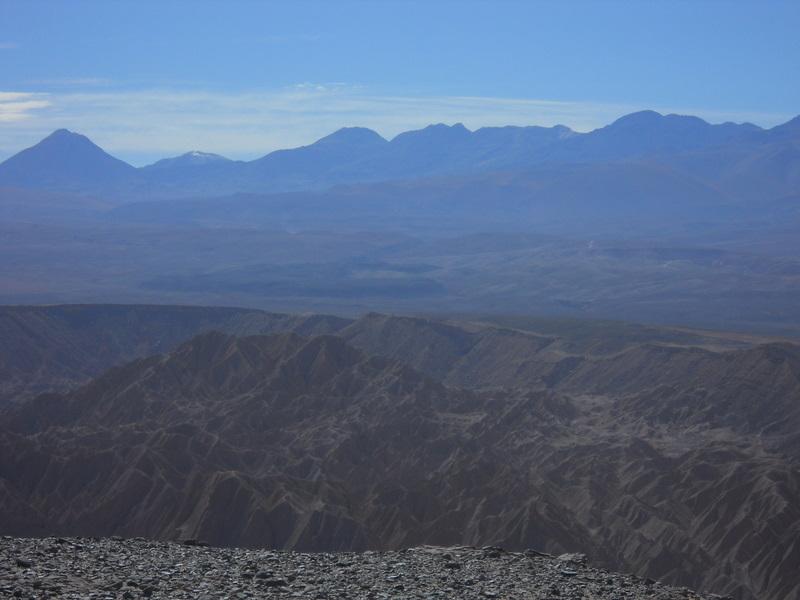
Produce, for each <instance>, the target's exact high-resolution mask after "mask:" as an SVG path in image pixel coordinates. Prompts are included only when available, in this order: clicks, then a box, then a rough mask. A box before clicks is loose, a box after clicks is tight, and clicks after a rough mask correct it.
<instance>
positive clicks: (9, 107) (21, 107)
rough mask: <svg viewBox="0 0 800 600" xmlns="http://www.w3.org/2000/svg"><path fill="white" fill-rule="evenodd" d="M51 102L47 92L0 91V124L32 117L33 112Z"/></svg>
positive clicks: (18, 121) (12, 122)
mask: <svg viewBox="0 0 800 600" xmlns="http://www.w3.org/2000/svg"><path fill="white" fill-rule="evenodd" d="M50 105H51V103H50V101H49V100H47V94H34V93H28V92H0V124H3V125H5V124H14V123H20V122H22V121H28V120H30V119H32V118H33V116H34V112H35V111H36V110H40V109H43V108H47V107H48V106H50Z"/></svg>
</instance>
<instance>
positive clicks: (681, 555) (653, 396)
mask: <svg viewBox="0 0 800 600" xmlns="http://www.w3.org/2000/svg"><path fill="white" fill-rule="evenodd" d="M515 325H516V326H514V327H512V326H510V324H508V323H506V324H505V325H500V324H497V323H489V322H487V321H484V322H475V321H471V322H467V321H454V320H451V321H442V320H435V319H426V318H411V317H396V316H388V315H380V314H375V313H372V314H367V315H365V316H363V317H361V318H359V319H344V318H341V317H326V316H321V315H300V316H291V315H279V314H272V313H263V312H260V311H253V310H239V309H213V308H191V307H155V306H149V307H141V306H57V307H7V308H4V309H2V311H0V327H2V331H3V336H2V340H3V342H2V343H3V346H2V348H1V349H0V368H2V374H3V381H4V382H6V383H5V389H4V397H5V400H4V408H3V409H2V411H0V486H2V490H3V493H2V495H0V497H1V498H2V506H0V531H2V532H3V533H5V534H7V535H13V536H52V535H59V536H104V537H108V536H114V535H118V536H123V537H126V538H128V537H137V536H143V537H147V538H154V539H160V540H182V539H191V538H193V539H200V540H205V541H206V542H208V543H210V544H212V545H215V546H226V547H227V546H231V547H232V546H238V547H247V548H254V549H255V548H270V549H284V550H293V551H298V552H332V551H337V552H352V551H366V550H371V551H387V550H400V549H403V548H413V547H417V546H421V545H425V544H433V545H439V546H487V545H491V546H501V547H504V548H507V549H509V550H514V551H522V550H525V549H528V548H536V549H538V550H540V551H542V552H546V553H550V554H553V555H560V554H562V553H565V552H584V553H586V554H587V555H588V556H589V557H591V561H592V564H593V565H596V566H597V567H600V568H604V569H613V570H618V571H623V572H629V573H634V574H636V575H638V576H640V577H649V578H651V579H653V580H658V581H663V582H665V583H669V584H671V585H678V586H687V587H690V588H692V589H701V590H709V591H713V592H716V593H722V594H730V595H731V596H732V597H735V598H742V599H745V598H747V599H749V598H759V599H761V598H774V599H776V600H777V599H787V600H788V599H792V600H796V599H797V598H800V579H798V570H797V564H798V560H799V559H800V544H798V541H797V540H798V539H800V530H798V527H800V470H799V469H798V462H799V461H798V459H800V435H799V434H798V433H797V432H798V431H799V430H800V427H799V425H800V410H799V409H800V404H798V398H800V378H799V377H798V373H800V348H798V346H797V345H795V344H793V343H791V342H787V341H781V340H777V339H768V338H756V337H752V336H742V335H733V334H720V333H710V332H698V331H687V330H678V329H664V328H655V327H646V326H635V325H624V324H615V323H610V322H580V321H570V320H564V321H552V320H546V319H545V320H535V319H530V320H522V321H521V322H516V323H515Z"/></svg>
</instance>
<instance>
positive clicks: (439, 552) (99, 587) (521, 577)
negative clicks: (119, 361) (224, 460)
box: [0, 537, 720, 600]
mask: <svg viewBox="0 0 800 600" xmlns="http://www.w3.org/2000/svg"><path fill="white" fill-rule="evenodd" d="M0 565H2V566H3V569H2V570H0V593H2V594H3V597H8V598H30V599H34V598H37V599H38V598H56V597H57V598H63V599H65V600H71V599H75V600H78V599H81V600H83V599H86V598H90V599H95V598H97V599H101V598H102V599H111V598H121V599H124V600H132V599H134V598H153V599H158V598H174V599H176V600H177V599H181V598H185V599H188V598H192V599H197V600H211V599H213V598H236V599H242V600H244V599H246V598H307V599H310V600H326V599H334V598H338V599H347V598H352V599H365V600H382V599H389V598H392V599H397V600H402V599H412V598H426V599H435V598H442V599H444V598H460V599H463V600H469V599H480V600H486V599H489V598H506V599H511V598H516V599H530V600H536V599H542V600H543V599H552V598H557V599H559V600H568V599H575V600H577V599H579V598H580V599H583V600H606V599H607V600H612V599H615V600H622V599H627V598H636V599H650V598H652V599H655V600H712V599H715V598H717V599H718V598H720V596H716V595H714V594H702V593H696V592H693V591H690V590H688V589H686V588H675V587H669V586H666V585H663V584H661V583H660V582H657V581H654V580H652V579H642V578H640V577H636V576H631V575H623V574H619V573H613V572H609V571H607V570H605V569H599V568H594V567H592V566H590V565H589V564H587V561H586V557H585V556H584V555H580V554H565V555H561V556H558V557H555V556H552V555H549V554H546V553H541V552H537V551H534V550H528V551H525V552H506V551H504V550H503V549H501V548H497V547H491V546H489V547H483V548H476V547H464V546H459V547H434V546H423V547H416V548H410V549H407V550H399V551H393V552H363V553H314V554H308V553H298V552H277V551H274V550H264V549H242V548H213V547H207V546H206V545H204V543H202V542H197V541H195V540H187V541H185V542H184V543H183V544H179V543H169V542H155V541H149V540H145V539H142V538H134V539H123V538H104V539H103V538H67V539H65V538H43V539H34V538H12V537H3V538H0Z"/></svg>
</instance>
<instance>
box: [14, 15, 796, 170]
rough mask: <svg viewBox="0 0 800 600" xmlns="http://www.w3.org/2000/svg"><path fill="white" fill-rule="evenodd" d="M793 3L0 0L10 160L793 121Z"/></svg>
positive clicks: (246, 153) (143, 158)
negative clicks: (619, 121) (425, 134)
mask: <svg viewBox="0 0 800 600" xmlns="http://www.w3.org/2000/svg"><path fill="white" fill-rule="evenodd" d="M798 32H800V2H799V1H797V0H792V1H786V2H784V1H778V0H760V1H758V2H755V1H753V2H749V1H747V2H746V1H744V0H742V1H732V0H729V1H722V0H717V1H703V0H692V1H686V2H681V1H680V0H670V1H656V0H638V1H634V0H629V1H625V2H623V1H619V2H615V1H603V0H594V1H586V2H581V1H574V2H570V1H561V2H555V1H553V2H535V1H524V2H523V1H505V2H504V1H502V0H493V1H491V2H478V1H469V0H460V1H457V2H456V1H448V0H439V1H436V0H427V1H425V2H415V1H410V0H409V1H402V2H399V1H391V0H373V1H371V2H366V1H362V2H353V1H338V0H327V1H325V2H310V1H308V2H306V1H303V0H295V1H292V2H288V1H287V2H269V1H266V2H247V1H230V2H222V1H219V2H205V1H203V0H192V1H185V2H178V1H168V0H159V1H148V0H138V1H130V2H122V1H120V0H115V1H99V0H98V1H95V2H88V1H80V0H72V1H70V2H64V1H52V2H46V1H37V0H23V1H16V0H0V160H2V159H5V158H7V157H8V156H10V155H12V154H13V153H15V152H17V151H19V150H21V149H22V148H24V147H27V146H30V145H32V144H34V143H36V142H37V141H38V140H39V139H41V138H42V137H44V136H45V135H47V134H48V133H50V132H51V131H53V130H54V129H58V128H62V127H64V128H68V129H71V130H73V131H78V132H80V133H83V134H85V135H88V136H89V137H90V138H92V140H94V141H95V142H96V143H98V144H99V145H100V146H102V147H103V148H105V149H106V150H108V151H109V152H111V153H112V154H114V155H115V156H118V157H119V158H122V159H124V160H127V161H129V162H131V163H132V164H135V165H142V164H146V163H148V162H152V161H154V160H156V159H158V158H161V157H164V156H172V155H176V154H181V153H183V152H187V151H190V150H201V151H207V152H217V153H220V154H224V155H226V156H229V157H231V158H240V159H250V158H255V157H258V156H261V155H263V154H265V153H267V152H269V151H271V150H275V149H278V148H286V147H295V146H299V145H304V144H308V143H311V142H313V141H314V140H316V139H318V138H319V137H322V136H324V135H326V134H328V133H330V132H332V131H334V130H336V129H338V128H340V127H344V126H364V127H370V128H372V129H375V130H376V131H378V132H379V133H380V134H382V135H383V136H385V137H387V138H391V137H392V136H394V135H396V134H397V133H399V132H401V131H405V130H408V129H416V128H420V127H423V126H425V125H427V124H430V123H438V122H444V123H449V124H452V123H456V122H462V123H464V124H465V125H466V126H467V127H469V128H470V129H475V128H478V127H482V126H492V125H507V124H511V125H546V126H550V125H555V124H565V125H568V126H570V127H572V128H573V129H576V130H579V131H588V130H591V129H594V128H596V127H600V126H603V125H606V124H608V123H609V122H611V121H613V120H614V119H616V118H618V117H620V116H622V115H624V114H627V113H629V112H633V111H635V110H641V109H654V110H658V111H659V112H664V113H669V112H676V113H681V114H695V115H698V116H701V117H703V118H705V119H706V120H709V121H711V122H723V121H737V122H741V121H750V122H753V123H756V124H758V125H761V126H763V127H770V126H774V125H776V124H779V123H781V122H784V121H786V120H788V119H790V118H792V117H794V116H796V115H797V114H798V113H800V35H799V34H798Z"/></svg>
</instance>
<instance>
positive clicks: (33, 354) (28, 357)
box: [0, 304, 350, 403]
mask: <svg viewBox="0 0 800 600" xmlns="http://www.w3.org/2000/svg"><path fill="white" fill-rule="evenodd" d="M349 322H350V321H348V320H346V319H338V318H337V317H325V316H316V315H313V316H308V317H306V316H293V315H280V314H274V313H268V312H264V311H260V310H249V309H238V308H206V307H199V306H144V305H102V304H97V305H92V304H85V305H60V306H3V307H0V403H2V401H4V400H6V401H7V400H13V399H20V398H25V397H30V396H31V395H35V394H37V393H41V392H46V391H64V390H67V389H70V388H73V387H75V386H76V385H78V384H82V383H85V382H86V381H88V380H89V379H90V378H91V377H95V376H97V375H99V374H100V373H102V372H103V371H105V370H106V369H108V368H109V367H112V366H116V365H120V364H123V363H125V362H128V361H130V360H133V359H134V358H142V357H145V356H151V355H153V354H156V353H159V352H168V351H170V350H172V349H173V348H175V347H176V346H177V345H178V344H180V343H182V342H185V341H186V340H188V339H189V338H191V337H194V336H195V335H197V334H199V333H201V332H204V331H210V330H218V331H225V332H228V333H234V334H239V335H242V334H254V333H269V332H273V331H295V330H296V331H297V332H298V333H302V334H320V333H330V332H331V331H334V330H336V329H338V328H340V327H342V326H344V325H345V324H348V323H349Z"/></svg>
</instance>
